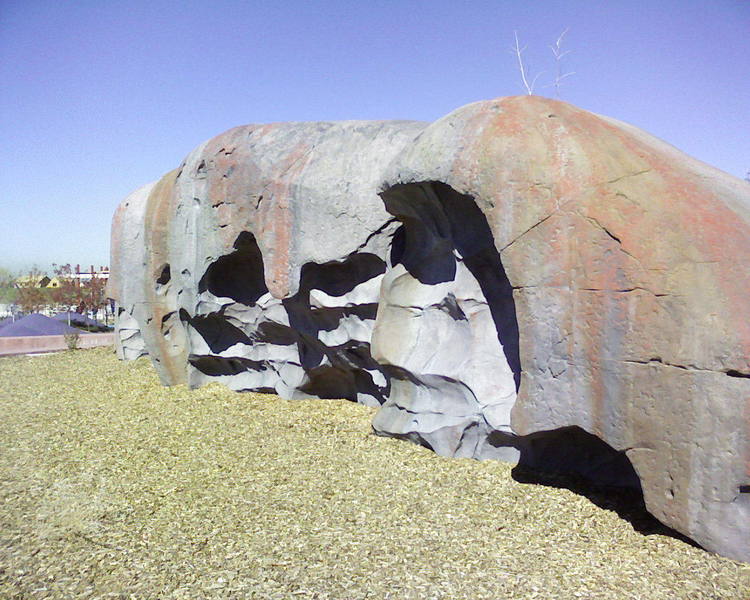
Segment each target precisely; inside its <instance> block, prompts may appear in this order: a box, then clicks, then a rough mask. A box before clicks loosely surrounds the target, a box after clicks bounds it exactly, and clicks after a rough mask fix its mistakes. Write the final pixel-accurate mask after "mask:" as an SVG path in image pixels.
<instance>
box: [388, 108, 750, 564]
mask: <svg viewBox="0 0 750 600" xmlns="http://www.w3.org/2000/svg"><path fill="white" fill-rule="evenodd" d="M385 180H386V183H385V186H384V188H385V191H384V193H383V198H384V200H385V204H386V207H387V208H388V209H389V211H390V212H392V214H394V215H395V216H397V217H398V218H399V219H400V220H401V221H402V222H403V223H404V227H405V229H406V231H407V250H406V252H405V253H404V258H403V260H402V261H401V264H398V265H396V266H395V267H394V269H393V271H392V272H389V273H387V274H386V278H385V282H386V283H385V285H384V290H383V295H382V299H381V306H384V307H385V310H383V311H382V313H379V314H378V321H377V325H376V330H375V336H374V344H373V355H374V356H375V357H376V358H378V359H379V360H383V361H385V360H387V361H390V362H392V363H393V364H395V365H396V366H404V367H406V368H408V367H409V366H410V365H412V364H414V359H413V358H411V357H406V356H404V355H399V353H398V352H396V351H393V350H392V349H391V348H392V346H393V345H394V344H393V342H390V343H386V342H381V340H387V339H388V337H389V334H390V332H392V331H394V328H393V326H392V323H393V324H397V323H399V318H398V317H392V316H391V313H395V311H398V310H401V309H399V308H398V307H399V306H402V305H408V304H410V303H411V300H410V298H412V297H413V296H414V294H415V292H414V291H413V290H414V289H419V292H418V295H419V296H420V298H425V299H427V298H428V300H427V302H428V303H429V306H430V307H431V308H430V310H434V309H433V308H432V307H437V306H440V305H441V303H444V302H446V301H448V300H449V299H450V292H452V290H453V289H454V288H464V287H465V284H464V283H463V282H464V281H465V274H464V271H463V270H462V269H460V268H456V269H455V270H454V269H453V266H452V263H453V262H460V259H461V257H462V258H463V262H464V263H466V265H467V266H468V262H469V261H468V257H469V255H470V253H467V252H466V251H461V249H460V246H459V244H460V242H459V241H458V238H457V234H456V230H457V229H460V228H461V227H462V225H463V224H464V223H466V220H465V219H463V218H460V219H459V218H457V215H459V214H461V215H466V214H469V213H471V212H472V211H474V212H481V214H482V215H483V217H484V219H486V223H487V224H488V226H489V229H490V231H491V235H492V238H493V241H494V249H495V250H496V252H497V255H498V256H499V258H497V259H494V258H493V261H494V263H493V264H494V265H495V275H496V279H497V280H498V282H499V283H498V284H497V285H498V289H505V288H506V287H507V286H506V284H504V283H503V282H504V277H506V276H507V279H508V281H509V284H510V287H511V288H512V290H513V294H512V301H510V300H506V301H504V302H498V301H490V302H489V305H490V306H492V305H493V303H496V305H497V306H499V307H504V308H498V309H496V310H495V311H492V316H493V320H494V322H495V325H496V327H495V330H494V331H493V330H492V329H491V328H484V329H483V330H482V331H483V332H484V336H485V340H487V343H491V344H492V345H493V346H494V350H495V356H496V358H497V361H498V363H497V364H499V362H501V361H500V359H501V357H500V356H498V354H497V346H496V344H495V335H496V334H497V335H498V336H499V341H500V343H501V344H502V345H503V346H504V347H505V348H506V352H505V354H506V359H507V360H508V363H509V365H510V366H511V371H512V370H513V368H512V365H513V360H515V359H512V356H513V355H512V352H511V353H508V351H507V348H508V345H510V347H511V348H514V347H515V343H514V342H515V341H514V340H513V339H512V338H513V331H514V328H513V327H510V326H508V325H507V323H506V322H505V321H504V319H506V318H507V319H511V316H510V311H511V310H514V311H515V317H516V321H517V326H518V328H517V331H518V336H519V337H518V348H519V353H520V355H519V358H520V367H521V378H520V387H519V389H518V394H517V396H516V397H515V399H514V401H511V404H512V408H511V410H510V426H511V427H510V429H511V431H512V433H513V434H516V435H517V436H519V437H516V438H513V437H508V436H507V435H504V434H503V435H501V434H499V433H491V434H489V435H487V436H485V438H484V439H485V441H486V442H487V443H485V444H483V443H481V440H480V443H478V444H476V445H475V444H474V440H473V437H472V440H471V444H470V446H471V447H473V448H474V450H473V452H472V451H471V450H470V449H467V448H466V446H467V438H468V437H470V436H473V435H474V432H475V431H476V430H477V428H479V429H483V431H482V433H481V434H480V437H481V436H483V435H484V431H486V429H487V427H488V426H489V427H490V428H493V429H496V430H497V431H498V432H505V431H507V430H506V429H505V428H503V427H497V426H495V424H494V423H493V422H492V421H491V420H490V419H489V418H488V416H487V414H486V409H484V408H483V407H484V403H485V402H486V401H487V400H486V399H485V396H484V392H483V390H482V388H481V387H479V386H477V385H476V383H474V382H472V375H470V374H471V373H473V372H472V371H471V369H468V370H467V369H466V368H465V367H462V368H460V369H459V371H460V374H459V375H458V376H456V370H455V368H454V365H452V364H450V362H449V361H448V360H442V361H441V362H439V363H437V362H436V363H433V364H430V363H429V361H428V360H420V364H419V365H417V366H418V368H420V369H422V371H420V373H423V372H424V370H430V381H434V379H435V378H436V377H439V378H442V379H443V380H444V381H448V380H449V381H450V382H451V384H450V387H451V389H459V388H460V389H462V390H464V392H465V393H464V394H463V395H460V394H454V395H453V396H448V395H446V394H445V393H444V392H443V389H441V388H440V386H431V385H430V384H429V382H425V381H424V379H425V378H424V377H422V376H421V377H420V378H419V379H418V380H411V381H409V382H408V384H405V386H406V387H408V388H409V389H407V390H404V389H402V388H401V387H395V386H394V389H397V392H398V393H397V394H392V395H391V396H390V397H389V399H388V401H387V402H386V403H385V405H384V406H383V409H382V410H381V412H380V413H379V414H378V416H377V417H376V420H375V422H374V426H375V427H376V429H378V430H379V431H380V432H382V433H385V434H392V435H397V436H403V437H408V438H412V439H414V438H416V439H427V440H428V442H429V443H430V445H432V446H433V447H435V448H436V449H438V450H439V451H441V452H444V453H446V454H456V455H473V456H477V457H484V456H489V455H492V452H491V448H492V446H494V445H495V444H497V445H499V446H503V445H508V446H510V447H515V448H516V449H517V450H518V451H519V452H520V459H521V460H522V461H524V462H529V463H532V464H536V465H540V466H545V465H549V464H550V463H552V462H557V463H559V462H560V456H561V455H563V456H564V455H565V454H566V453H567V452H568V448H569V442H570V440H571V439H572V438H571V437H570V435H561V432H573V431H582V432H588V433H589V434H593V435H594V436H596V437H597V438H599V439H601V440H603V441H605V442H606V443H607V444H608V445H609V446H611V447H612V448H613V449H614V450H615V451H617V453H619V454H620V455H624V456H626V457H627V458H628V459H629V461H630V462H631V463H632V465H633V467H634V469H635V472H636V473H637V476H638V478H639V480H640V483H641V485H642V489H643V493H644V498H645V501H646V505H647V507H648V509H649V511H650V512H651V513H652V514H654V515H655V516H656V517H657V518H659V519H660V520H661V521H662V522H664V523H666V524H668V525H670V526H672V527H674V528H675V529H677V530H679V531H681V532H683V533H685V534H686V535H688V536H690V537H692V538H693V539H695V540H697V541H698V542H699V543H701V544H702V545H704V546H705V547H707V548H709V549H712V550H715V551H717V552H722V553H724V554H727V555H729V556H734V557H738V558H742V559H744V560H748V559H750V494H748V493H746V492H747V490H748V484H750V418H749V417H750V414H749V408H750V405H748V398H750V379H748V377H750V365H748V359H749V358H750V302H749V301H748V299H750V277H748V275H747V273H746V270H745V269H744V267H743V265H745V264H747V262H748V260H749V259H750V186H748V185H747V184H746V183H744V182H742V181H740V180H738V179H735V178H733V177H730V176H728V175H726V174H724V173H722V172H720V171H717V170H715V169H713V168H710V167H708V166H707V165H704V164H702V163H699V162H698V161H695V160H693V159H691V158H689V157H687V156H685V155H684V154H682V153H680V152H678V151H677V150H675V149H674V148H672V147H670V146H668V145H666V144H664V143H663V142H661V141H659V140H657V139H655V138H653V137H651V136H649V135H648V134H645V133H643V132H641V131H639V130H637V129H635V128H632V127H630V126H627V125H624V124H622V123H618V122H616V121H613V120H611V119H606V118H602V117H598V116H596V115H593V114H591V113H587V112H585V111H582V110H580V109H577V108H575V107H572V106H570V105H567V104H564V103H559V102H554V101H550V100H546V99H542V98H537V97H530V98H505V99H501V100H497V101H491V102H480V103H477V104H472V105H469V106H466V107H464V108H461V109H459V110H458V111H456V112H454V113H451V114H450V115H448V116H446V117H444V118H443V119H441V120H439V121H437V122H436V123H434V124H432V125H431V126H430V127H428V128H427V129H426V130H425V131H424V132H423V134H422V135H421V136H420V137H419V139H418V140H417V141H416V142H415V143H414V144H411V145H410V146H408V147H407V148H406V149H405V150H404V152H403V153H402V154H401V155H400V156H399V157H397V158H396V159H395V160H394V162H393V163H392V165H391V168H390V171H389V173H388V174H387V175H386V177H385ZM435 182H439V184H436V183H435ZM436 188H437V189H442V190H449V191H448V192H445V191H443V192H442V193H438V194H431V193H430V189H432V190H435V189H436ZM435 195H437V196H439V198H438V200H439V204H440V205H441V208H442V211H441V212H440V213H439V215H438V216H435V215H434V212H435V211H434V208H425V207H426V206H427V205H430V206H431V207H435V206H437V205H438V203H437V202H436V201H435V200H434V199H430V196H435ZM469 202H470V203H471V204H472V205H473V207H475V208H472V209H471V210H468V209H467V208H466V207H465V206H464V205H466V204H467V203H469ZM450 204H452V207H451V206H449V205H450ZM444 221H445V222H448V223H449V224H450V225H449V226H448V225H445V224H444V223H443V222H444ZM479 221H480V220H479V219H477V218H474V217H472V218H471V219H470V221H469V222H470V223H475V222H479ZM410 228H411V229H412V230H414V234H413V235H412V238H411V241H409V236H408V232H409V229H410ZM473 228H474V226H473V225H470V229H473ZM469 237H470V238H471V239H472V240H476V239H481V237H482V236H481V235H475V234H471V235H470V236H469ZM410 243H411V244H412V246H413V250H410V249H409V248H410V246H409V244H410ZM450 248H454V249H455V248H458V249H459V252H455V251H454V253H453V254H454V257H453V258H454V259H455V261H452V260H451V257H450V255H449V249H450ZM410 252H411V254H410ZM414 256H422V257H428V256H429V262H430V264H431V265H433V267H434V266H435V265H436V264H444V268H443V270H442V271H441V274H440V275H438V276H434V277H432V276H431V275H429V274H428V275H427V276H425V275H424V271H425V270H424V267H422V266H421V265H420V266H417V265H416V264H414V261H412V260H411V258H412V257H414ZM483 260H484V262H488V261H489V259H488V258H484V259H483ZM469 270H471V269H469ZM500 270H503V271H504V273H505V275H501V274H499V271H500ZM400 278H406V280H405V282H404V283H402V282H401V281H400ZM475 278H476V279H477V280H478V281H479V282H480V283H481V281H482V280H481V279H480V278H479V277H476V276H475ZM415 280H416V281H417V282H418V283H415ZM420 284H421V285H420ZM423 285H428V286H430V288H431V290H432V292H428V291H424V290H423V289H422V287H421V286H423ZM444 292H448V293H444ZM454 295H455V293H454ZM459 296H460V295H459ZM484 296H485V298H488V299H489V296H488V295H487V293H486V292H485V294H484ZM500 296H501V297H507V295H500ZM473 298H474V299H475V301H476V300H477V299H478V300H479V301H480V302H481V298H478V296H477V295H476V294H474V295H473ZM427 302H425V303H423V304H422V305H424V304H426V303H427ZM464 303H466V301H465V300H464ZM460 305H461V302H459V306H460ZM463 313H464V314H466V311H465V310H464V311H463ZM424 318H427V317H423V319H424ZM461 318H463V315H462V314H461V313H459V319H461ZM511 320H512V319H511ZM503 323H506V324H503ZM453 329H456V328H455V326H453V327H452V329H451V330H453ZM401 331H402V332H403V333H404V337H403V338H402V339H400V340H399V343H400V344H402V345H403V346H402V347H408V346H409V345H414V344H416V345H419V344H421V343H422V342H421V341H420V338H419V336H420V335H421V332H420V331H418V330H413V329H409V328H401ZM450 345H451V344H447V346H450ZM456 346H458V348H457V349H453V350H452V351H451V350H449V349H445V353H446V354H449V353H452V355H453V356H454V357H455V358H457V359H460V360H464V361H466V360H470V359H469V358H468V356H467V355H469V354H471V349H470V346H468V345H464V344H456ZM441 348H442V346H441ZM478 372H479V373H481V374H482V377H483V381H482V383H483V384H486V385H487V387H486V388H485V389H494V390H496V392H495V396H494V401H495V402H499V405H498V407H497V408H496V409H494V410H497V412H498V413H500V414H501V415H502V418H500V419H498V421H499V422H500V423H505V422H507V420H506V419H507V409H508V404H507V403H505V402H503V401H502V398H503V397H504V395H505V394H506V390H507V389H508V388H507V386H503V383H504V382H507V381H508V377H507V375H503V373H504V371H503V369H502V368H501V367H499V366H496V367H495V368H494V369H479V370H478ZM456 380H457V381H458V382H457V383H454V382H455V381H456ZM405 381H406V380H405ZM461 384H465V385H466V387H467V388H469V389H471V391H472V393H471V394H469V393H468V392H467V391H466V390H465V388H461ZM467 396H468V398H469V399H468V400H466V397H467ZM435 407H439V411H440V413H441V415H444V417H442V416H439V415H436V414H435ZM480 407H481V408H482V409H483V410H482V411H481V416H480V410H478V409H479V408H480ZM493 408H494V407H493ZM467 415H469V416H467ZM440 426H442V427H443V428H444V430H443V431H442V432H441V431H440V430H439V427H440ZM462 428H463V433H461V429H462ZM436 432H437V433H436ZM545 432H551V433H545ZM436 435H437V436H438V437H439V438H440V439H439V442H438V443H437V444H433V442H432V439H433V438H434V437H435V436H436ZM571 435H572V434H571ZM579 438H580V436H579ZM580 439H583V438H580ZM566 440H567V442H566ZM602 456H603V457H604V458H617V454H614V455H612V454H611V453H610V454H609V456H608V457H607V456H604V455H602ZM591 458H592V457H591V456H590V455H587V453H585V452H584V453H583V454H582V455H579V456H578V457H575V456H570V457H569V459H570V460H568V461H567V465H566V466H568V467H576V468H579V469H580V470H582V471H588V472H593V471H597V470H599V471H600V472H601V471H603V472H604V473H605V474H606V472H607V471H610V470H611V469H614V468H620V467H621V465H618V464H615V463H613V462H612V461H609V460H607V461H605V463H604V464H593V462H592V459H591ZM563 462H566V461H563ZM576 462H577V463H578V464H576Z"/></svg>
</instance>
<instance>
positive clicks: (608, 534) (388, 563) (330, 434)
mask: <svg viewBox="0 0 750 600" xmlns="http://www.w3.org/2000/svg"><path fill="white" fill-rule="evenodd" d="M372 414H373V410H372V409H370V408H367V407H364V406H361V405H356V404H353V403H349V402H346V401H330V400H315V401H302V402H299V401H298V402H290V401H284V400H281V399H279V398H277V397H276V396H270V395H261V394H236V393H233V392H230V391H228V390H226V389H224V388H223V387H221V386H219V385H218V384H212V385H210V386H207V387H204V388H202V389H200V390H194V391H189V390H187V389H186V388H184V387H175V388H164V387H161V386H160V385H159V383H158V381H157V379H156V376H155V374H154V372H153V370H152V368H151V366H150V364H149V363H148V361H146V360H143V359H142V360H139V361H136V362H135V363H120V362H118V361H117V360H116V358H115V357H114V355H113V354H112V353H111V351H108V350H105V349H96V350H86V351H77V352H64V353H60V354H55V355H49V356H45V357H42V358H33V359H32V358H25V357H17V358H4V359H0V415H2V418H0V480H1V486H2V487H1V489H0V597H2V598H165V599H166V598H279V599H288V598H319V599H324V598H330V599H337V600H338V599H360V598H383V599H385V598H390V599H393V600H396V599H399V600H400V599H409V598H415V599H417V598H419V599H428V598H446V599H457V598H472V599H473V598H477V599H481V598H488V599H493V600H495V599H502V598H523V599H529V598H590V599H594V598H618V599H619V598H628V599H638V598H641V599H648V600H652V599H667V598H669V599H676V598H685V599H691V600H695V599H699V598H731V599H735V600H736V599H743V598H745V599H746V598H750V566H748V565H743V564H741V563H738V562H734V561H731V560H728V559H724V558H720V557H718V556H716V555H712V554H709V553H707V552H705V551H703V550H701V549H699V548H695V547H692V546H690V545H688V544H686V543H684V542H682V541H680V540H677V539H675V538H673V537H668V536H664V535H643V534H641V533H638V532H636V531H634V529H633V526H632V525H631V523H630V522H628V521H626V520H623V519H621V518H620V517H619V516H618V515H617V514H616V513H615V512H614V511H611V510H605V509H602V508H600V507H598V506H597V505H596V504H594V503H593V502H591V501H590V500H588V499H587V498H586V497H584V496H581V495H578V494H575V493H573V492H571V491H569V490H567V489H560V488H555V487H549V486H541V485H530V484H522V483H518V482H516V481H514V480H513V478H512V477H511V468H510V467H509V466H508V465H506V464H502V463H499V462H491V461H488V462H476V461H472V460H465V459H446V458H441V457H439V456H436V455H434V454H433V453H431V452H430V451H428V450H425V449H423V448H420V447H417V446H414V445H412V444H408V443H405V442H400V441H396V440H392V439H386V438H379V437H376V436H374V435H372V434H371V429H370V424H369V423H370V419H371V418H372Z"/></svg>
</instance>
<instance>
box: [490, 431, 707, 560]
mask: <svg viewBox="0 0 750 600" xmlns="http://www.w3.org/2000/svg"><path fill="white" fill-rule="evenodd" d="M511 437H512V436H508V435H505V434H502V433H500V432H495V433H493V434H492V435H491V436H490V440H489V441H490V442H491V443H494V444H495V445H503V446H505V445H514V446H515V447H516V448H518V449H519V450H520V451H521V457H520V459H519V462H518V465H517V466H516V467H515V468H514V469H513V471H512V476H513V479H515V480H516V481H518V482H519V483H532V484H537V485H546V486H550V487H556V488H561V489H567V490H570V491H572V492H574V493H576V494H579V495H581V496H585V497H586V498H588V499H589V500H590V501H591V502H593V503H594V504H596V505H597V506H599V507H600V508H604V509H606V510H613V511H615V512H616V513H617V514H618V516H619V517H620V518H622V519H625V520H626V521H628V522H630V523H631V525H632V526H633V529H635V530H636V531H638V532H639V533H642V534H644V535H652V534H659V535H668V536H671V537H674V538H676V539H679V540H682V541H683V542H686V543H688V544H691V545H693V546H697V547H698V544H696V543H695V542H694V541H693V540H691V539H690V538H688V537H686V536H684V535H683V534H681V533H679V532H678V531H675V530H674V529H672V528H671V527H667V526H666V525H664V524H663V523H661V522H660V521H658V520H657V519H656V518H655V517H654V516H652V515H651V514H650V513H649V512H648V511H647V510H646V504H645V502H644V500H643V490H642V488H641V482H640V479H639V478H638V475H637V474H636V472H635V469H634V468H633V465H632V464H631V462H630V460H629V459H628V457H627V455H626V454H625V453H624V452H619V451H617V450H615V449H614V448H612V446H610V445H609V444H607V443H606V442H604V441H602V440H601V439H599V438H598V437H596V436H595V435H592V434H590V433H588V432H586V431H584V430H583V429H581V428H580V427H575V426H574V427H564V428H561V429H556V430H553V431H543V432H539V433H534V434H531V435H528V436H524V437H520V438H514V439H512V440H511V439H510V438H511ZM509 442H510V443H509Z"/></svg>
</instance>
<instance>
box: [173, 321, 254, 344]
mask: <svg viewBox="0 0 750 600" xmlns="http://www.w3.org/2000/svg"><path fill="white" fill-rule="evenodd" d="M180 317H181V318H182V320H183V321H187V322H188V323H189V324H190V325H191V326H192V327H193V328H194V329H195V330H196V331H197V332H198V333H199V334H200V335H201V337H202V338H203V339H204V340H205V341H206V343H207V344H208V347H209V348H211V352H215V353H216V354H219V353H220V352H224V350H226V349H227V348H231V347H232V346H234V345H235V344H240V343H241V344H252V341H251V340H250V338H249V337H248V336H247V335H245V332H244V331H242V330H241V329H240V328H239V327H235V326H234V325H232V324H231V323H230V322H229V321H227V319H226V317H225V316H224V315H223V314H221V313H210V314H207V315H196V316H195V317H192V318H191V317H189V316H187V318H184V317H183V314H182V313H181V314H180Z"/></svg>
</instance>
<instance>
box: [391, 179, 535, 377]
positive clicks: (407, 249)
mask: <svg viewBox="0 0 750 600" xmlns="http://www.w3.org/2000/svg"><path fill="white" fill-rule="evenodd" d="M380 196H381V197H382V198H383V202H384V203H385V208H386V210H387V211H388V212H389V213H391V214H392V215H393V216H395V217H396V218H397V219H398V220H399V221H401V223H402V226H401V227H400V228H399V230H398V231H397V232H396V234H395V235H394V238H393V243H392V246H391V263H392V264H394V265H395V264H399V263H400V264H403V265H404V267H405V268H406V270H407V271H408V272H409V273H410V274H411V275H412V276H414V277H415V278H416V279H418V280H419V281H420V282H421V283H424V284H426V285H436V284H438V283H443V282H446V281H453V280H454V279H455V276H456V256H455V254H454V251H455V252H458V254H459V255H460V256H461V257H462V259H463V262H464V264H465V265H466V267H467V268H468V269H469V271H470V272H471V274H472V275H474V277H475V278H476V280H477V281H478V282H479V286H480V288H481V289H482V293H483V294H484V297H485V298H486V300H487V304H488V305H489V308H490V312H491V314H492V319H493V321H494V323H495V328H496V329H497V336H498V339H499V340H500V343H501V344H502V346H503V350H504V351H505V359H506V360H507V361H508V366H509V367H510V368H511V370H512V371H513V378H514V379H515V382H516V390H518V388H519V386H520V383H521V360H520V356H519V346H518V344H519V341H518V321H517V319H516V305H515V302H514V300H513V288H512V286H511V284H510V281H509V280H508V276H507V274H506V273H505V269H504V268H503V263H502V260H501V258H500V254H499V253H498V251H497V249H496V247H495V240H494V238H493V237H492V231H491V230H490V226H489V224H488V223H487V218H486V217H485V216H484V214H483V213H482V211H481V210H480V209H479V207H478V206H477V204H476V202H475V201H474V198H473V197H472V196H468V195H465V194H459V193H458V192H457V191H456V190H454V189H453V188H452V187H450V186H448V185H446V184H444V183H442V182H439V181H425V182H421V183H412V184H399V185H395V186H393V187H391V188H389V189H388V190H386V191H384V192H382V193H381V194H380Z"/></svg>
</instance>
